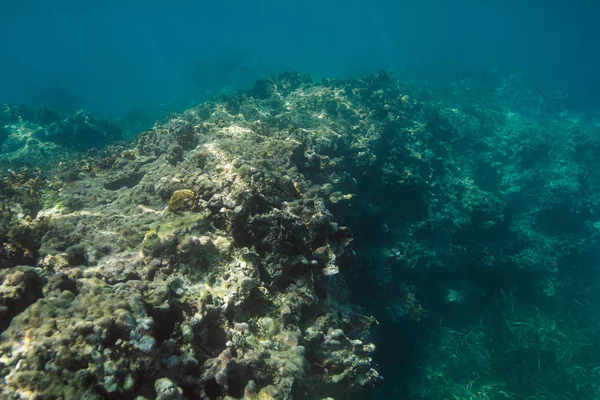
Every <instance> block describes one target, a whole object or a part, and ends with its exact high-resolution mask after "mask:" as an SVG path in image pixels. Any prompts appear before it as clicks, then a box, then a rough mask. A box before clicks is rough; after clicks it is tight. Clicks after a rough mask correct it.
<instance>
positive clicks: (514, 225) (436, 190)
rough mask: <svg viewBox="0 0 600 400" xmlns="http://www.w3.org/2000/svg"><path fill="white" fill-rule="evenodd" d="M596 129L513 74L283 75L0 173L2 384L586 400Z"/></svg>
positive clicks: (593, 338)
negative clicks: (111, 142)
mask: <svg viewBox="0 0 600 400" xmlns="http://www.w3.org/2000/svg"><path fill="white" fill-rule="evenodd" d="M17 128H18V126H17V125H14V124H13V125H12V127H11V132H13V133H14V132H15V130H16V129H17ZM597 133H598V125H596V124H594V122H593V121H591V120H583V119H581V118H580V117H579V116H577V115H576V114H574V113H573V112H571V111H569V110H568V108H567V105H566V103H565V100H564V98H562V97H560V96H555V95H553V94H551V93H545V92H543V91H539V90H534V89H532V88H531V87H529V86H527V85H525V84H524V82H522V81H521V80H520V79H519V78H518V77H515V76H512V75H503V74H498V73H490V74H487V75H483V76H478V77H476V78H475V79H471V80H468V79H466V80H464V79H463V80H460V81H452V82H423V81H420V82H417V83H414V84H411V85H404V84H400V83H399V82H398V81H396V80H395V79H394V78H392V77H391V76H390V75H389V74H388V73H386V72H381V73H378V74H374V75H372V76H369V77H366V78H359V79H349V80H344V81H337V80H324V81H322V82H320V83H318V84H317V83H314V82H312V81H311V79H310V77H308V76H303V75H299V74H295V73H285V74H281V75H280V76H279V77H277V78H272V79H266V80H261V81H259V82H257V84H256V85H255V87H254V88H253V89H252V90H251V91H248V92H243V93H239V94H237V95H235V96H231V97H227V98H225V99H224V100H222V101H220V102H207V103H204V104H202V105H199V106H198V107H195V108H192V109H189V110H187V111H186V112H184V113H182V114H177V115H171V116H170V117H169V118H167V119H165V120H163V121H161V122H159V123H157V124H156V125H155V126H154V128H153V129H151V130H149V131H146V132H144V133H142V134H141V135H140V137H139V140H138V141H137V143H136V144H135V145H132V146H127V145H120V146H112V147H108V148H105V149H103V150H98V151H94V152H91V153H89V152H88V153H83V154H79V153H77V154H74V155H72V156H71V157H68V158H65V159H63V160H62V162H61V163H60V164H57V165H56V166H55V167H53V168H46V169H39V168H36V167H35V165H30V166H28V167H27V168H19V169H15V170H13V171H7V170H5V171H3V178H2V181H1V182H2V183H1V185H2V188H1V189H2V190H1V194H0V202H1V211H2V214H1V215H0V243H2V245H1V247H0V267H1V268H2V269H0V329H2V330H3V333H2V335H1V337H0V377H1V379H2V383H3V384H2V385H0V396H2V397H3V398H7V399H56V398H65V399H78V398H90V399H94V398H96V399H129V398H138V399H144V398H146V399H162V400H164V399H178V398H188V399H225V398H230V399H268V398H273V399H319V398H327V397H332V398H338V399H348V398H370V397H371V396H374V398H394V399H396V398H411V399H412V398H414V399H446V398H447V399H456V398H466V399H503V398H524V399H525V398H528V399H555V398H556V399H564V398H589V399H593V398H598V396H600V387H599V386H598V385H596V384H595V383H594V382H596V381H597V379H594V377H595V376H597V375H596V374H597V371H598V370H597V368H596V365H597V361H598V360H599V359H600V357H599V355H600V346H599V345H598V343H600V341H598V340H597V338H598V337H599V336H598V332H599V330H598V324H597V321H598V319H597V315H598V314H597V313H596V309H595V305H594V304H596V303H597V302H595V301H594V300H595V297H594V296H597V294H596V293H598V290H597V289H598V287H599V286H598V282H599V280H598V276H597V268H595V267H594V266H596V265H597V260H598V256H599V254H598V250H597V249H598V248H600V247H599V244H598V238H599V237H600V225H599V223H598V221H599V218H598V217H599V213H600V211H599V210H600V197H599V196H598V193H600V188H599V187H598V185H600V179H599V178H600V176H599V174H600V172H598V171H600V168H598V167H599V160H598V158H597V154H598V149H600V139H599V137H600V136H599V135H598V134H597ZM41 137H42V139H43V138H44V136H43V135H42V136H41ZM71 149H72V151H75V152H78V151H81V150H83V149H81V148H71ZM33 164H35V163H33ZM5 165H6V164H5ZM355 304H360V305H361V307H359V306H357V305H355ZM374 360H377V361H378V363H379V364H380V367H381V369H383V370H384V371H385V374H384V375H385V377H386V383H389V384H386V385H383V386H381V384H382V382H383V378H382V377H381V376H380V372H381V369H380V368H379V367H378V366H377V365H375V362H374ZM378 371H379V372H378ZM561 396H562V397H561ZM569 396H575V397H569Z"/></svg>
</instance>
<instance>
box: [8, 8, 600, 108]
mask: <svg viewBox="0 0 600 400" xmlns="http://www.w3.org/2000/svg"><path fill="white" fill-rule="evenodd" d="M92 3H94V4H92ZM599 16H600V3H598V2H597V1H592V0H573V1H564V0H561V1H559V0H487V1H481V0H460V1H449V0H419V1H416V0H412V1H404V0H372V1H356V0H348V1H344V2H341V1H328V0H304V1H297V2H287V1H285V2H284V1H266V0H261V1H248V0H243V1H241V0H229V1H192V0H172V1H156V0H150V1H127V0H122V1H112V0H108V1H102V2H82V1H65V0H58V1H51V2H50V1H36V0H22V1H19V2H16V1H15V2H12V1H7V0H2V1H1V3H0V49H1V50H0V51H1V58H0V59H1V60H2V61H1V62H0V76H2V80H1V82H2V83H1V85H0V102H23V103H26V104H27V105H32V106H36V105H41V104H46V105H48V106H50V107H53V106H54V107H56V108H61V107H67V108H68V107H70V106H73V107H86V108H88V109H89V110H91V111H92V112H96V113H98V114H106V113H109V114H110V113H122V112H125V111H127V110H128V109H130V108H131V107H135V106H156V105H158V104H161V103H162V104H169V103H172V102H186V101H198V100H202V99H203V98H204V97H206V96H208V95H211V94H215V93H218V92H219V90H220V88H221V87H223V86H226V87H228V90H229V89H230V87H232V86H240V85H241V86H243V85H245V84H248V82H252V80H253V79H254V78H256V77H258V76H259V75H261V74H267V73H272V72H278V71H280V70H282V69H293V70H297V71H299V72H306V73H311V74H313V75H314V76H316V77H324V76H329V77H338V76H346V75H356V74H364V73H367V72H370V71H371V70H374V69H379V68H390V69H392V70H394V71H395V72H396V73H397V74H400V75H401V71H402V70H405V69H407V68H413V69H414V68H417V69H419V68H421V67H424V66H428V65H431V64H432V63H434V64H437V65H446V64H455V65H456V64H457V65H461V66H466V67H472V68H476V67H482V66H483V67H490V66H491V67H494V68H501V69H510V70H514V71H518V72H522V73H525V74H528V75H532V76H535V77H536V78H538V79H539V80H540V81H541V82H542V83H543V84H545V85H548V86H553V87H557V88H559V89H561V90H563V91H564V92H566V93H568V94H569V95H571V97H572V98H573V99H575V100H577V101H579V102H580V104H586V105H588V106H590V105H595V104H598V102H599V99H600V94H598V93H600V68H598V66H599V65H600V46H599V45H598V41H599V39H598V38H600V24H598V17H599ZM400 77H401V76H400Z"/></svg>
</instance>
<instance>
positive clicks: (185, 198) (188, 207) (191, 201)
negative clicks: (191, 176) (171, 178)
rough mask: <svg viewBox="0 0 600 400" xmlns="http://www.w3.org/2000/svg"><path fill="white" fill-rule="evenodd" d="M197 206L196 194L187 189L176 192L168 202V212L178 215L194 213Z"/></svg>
mask: <svg viewBox="0 0 600 400" xmlns="http://www.w3.org/2000/svg"><path fill="white" fill-rule="evenodd" d="M197 205H198V196H196V192H194V191H193V190H189V189H182V190H177V191H176V192H175V193H173V195H172V196H171V199H170V200H169V210H171V211H173V212H175V213H179V212H183V211H194V209H195V208H196V206H197Z"/></svg>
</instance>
